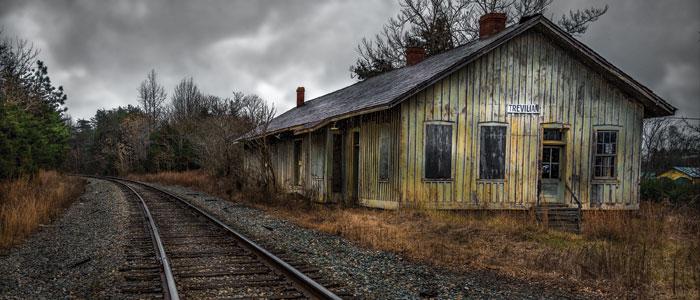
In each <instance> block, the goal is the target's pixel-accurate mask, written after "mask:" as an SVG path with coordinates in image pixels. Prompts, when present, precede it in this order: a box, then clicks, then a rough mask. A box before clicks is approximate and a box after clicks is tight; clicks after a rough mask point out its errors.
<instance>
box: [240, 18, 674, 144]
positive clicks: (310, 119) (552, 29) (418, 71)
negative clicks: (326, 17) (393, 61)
mask: <svg viewBox="0 0 700 300" xmlns="http://www.w3.org/2000/svg"><path fill="white" fill-rule="evenodd" d="M538 24H541V25H543V26H541V27H543V28H546V29H549V30H548V31H549V34H550V35H551V36H553V37H555V38H558V39H559V40H562V41H564V42H565V44H567V45H568V46H570V47H573V48H575V49H577V50H579V51H580V53H581V55H582V56H585V58H587V59H588V60H590V61H592V62H594V63H595V64H598V65H602V66H603V67H605V68H606V69H605V71H606V72H609V74H611V75H610V77H613V78H614V79H616V82H617V83H618V84H620V85H625V86H627V87H628V88H627V89H626V90H628V91H631V92H633V93H635V95H638V96H639V97H640V98H644V99H647V101H646V102H645V103H644V104H645V108H648V109H649V110H650V112H652V113H650V115H669V114H673V112H674V111H675V108H674V107H673V106H671V105H670V104H668V103H666V102H665V101H664V100H663V99H661V98H660V97H658V96H657V95H656V94H654V93H653V92H651V91H650V90H648V89H647V88H646V87H644V86H643V85H641V84H639V83H638V82H636V81H634V80H633V79H632V78H631V77H629V76H628V75H626V74H624V73H623V72H622V71H620V70H619V69H617V68H615V67H614V66H612V64H610V63H609V62H607V61H606V60H605V59H603V58H602V57H600V56H599V55H597V54H596V53H595V52H594V51H593V50H591V49H590V48H588V47H586V46H585V45H583V44H582V43H580V42H578V41H577V40H576V39H574V38H572V37H571V36H570V35H568V34H566V33H565V32H563V31H562V30H561V29H560V28H558V27H557V26H556V25H555V24H553V23H552V22H551V21H549V20H547V19H546V18H545V17H543V16H541V15H540V16H535V17H532V18H530V19H527V20H526V21H523V22H521V23H519V24H514V25H511V26H509V27H507V28H506V29H505V30H503V31H501V32H499V33H497V34H495V35H493V36H491V37H489V38H486V39H479V40H475V41H473V42H471V43H468V44H465V45H463V46H460V47H457V48H455V49H452V50H450V51H447V52H444V53H441V54H438V55H434V56H431V57H428V58H426V59H425V60H423V61H422V62H420V63H418V64H416V65H413V66H406V67H403V68H400V69H396V70H393V71H390V72H387V73H384V74H381V75H377V76H375V77H372V78H369V79H366V80H364V81H360V82H357V83H355V84H353V85H350V86H348V87H345V88H342V89H340V90H337V91H335V92H331V93H329V94H326V95H323V96H321V97H318V98H315V99H312V100H308V101H306V102H305V103H304V105H302V106H301V107H295V108H292V109H290V110H288V111H286V112H285V113H283V114H281V115H279V116H277V117H275V118H274V119H273V120H272V122H271V123H270V124H269V126H268V128H267V130H266V132H267V133H268V134H269V133H274V132H279V131H284V130H297V131H306V130H314V129H316V128H318V127H320V126H323V125H324V124H326V123H327V122H330V121H333V120H337V119H341V118H345V117H348V116H350V115H355V114H360V113H366V112H371V111H375V110H382V109H386V108H390V107H391V106H393V105H395V104H396V103H398V102H400V101H403V100H404V99H406V98H408V97H410V96H411V95H413V94H415V93H417V92H419V91H420V90H422V89H423V88H425V87H427V86H428V85H430V84H432V83H433V82H435V81H437V80H439V79H440V78H442V77H444V76H446V75H447V74H449V73H451V72H452V71H453V70H455V69H457V68H460V67H462V66H464V65H465V64H466V63H469V62H471V61H472V60H473V59H475V58H477V57H479V56H481V55H482V54H484V53H486V52H488V51H490V50H491V49H493V48H496V47H497V46H499V45H501V44H502V43H504V42H506V41H508V40H510V39H511V38H513V37H514V36H517V35H519V34H520V33H522V32H524V31H526V30H528V29H530V28H532V27H533V26H535V25H538ZM545 31H547V30H545ZM255 135H257V134H255V133H253V132H251V133H249V134H248V135H247V136H246V137H243V138H247V137H251V136H255Z"/></svg>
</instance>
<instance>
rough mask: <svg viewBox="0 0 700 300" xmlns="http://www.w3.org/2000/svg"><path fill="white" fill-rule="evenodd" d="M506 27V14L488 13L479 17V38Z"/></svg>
mask: <svg viewBox="0 0 700 300" xmlns="http://www.w3.org/2000/svg"><path fill="white" fill-rule="evenodd" d="M503 29H506V14H504V13H488V14H485V15H483V16H481V18H479V38H480V39H485V38H487V37H490V36H492V35H494V34H496V33H499V32H501V31H503Z"/></svg>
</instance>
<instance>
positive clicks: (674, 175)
mask: <svg viewBox="0 0 700 300" xmlns="http://www.w3.org/2000/svg"><path fill="white" fill-rule="evenodd" d="M656 178H668V179H671V180H673V181H676V180H686V181H687V182H691V183H694V184H700V168H691V167H673V168H672V169H670V170H668V171H666V172H663V173H661V174H659V175H658V176H656Z"/></svg>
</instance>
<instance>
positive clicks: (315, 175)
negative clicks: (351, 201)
mask: <svg viewBox="0 0 700 300" xmlns="http://www.w3.org/2000/svg"><path fill="white" fill-rule="evenodd" d="M295 140H301V159H302V165H301V178H302V179H301V184H300V185H295V184H294V141H295ZM327 141H328V137H327V130H326V129H325V128H324V129H321V130H318V131H315V132H313V133H307V134H302V135H299V136H296V137H293V138H284V139H279V140H275V142H274V143H273V146H272V164H273V166H274V169H275V176H276V179H277V182H278V183H279V184H280V185H281V186H282V188H284V189H286V190H287V191H290V192H298V193H303V194H306V195H307V196H310V197H312V198H314V199H315V200H316V201H324V200H325V199H326V197H327V191H328V188H329V186H328V185H327V184H326V178H328V177H329V176H328V175H327V174H328V173H327V172H328V167H327V163H326V161H327V157H326V155H327V153H326V149H327V147H326V143H327Z"/></svg>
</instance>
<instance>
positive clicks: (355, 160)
mask: <svg viewBox="0 0 700 300" xmlns="http://www.w3.org/2000/svg"><path fill="white" fill-rule="evenodd" d="M351 194H352V200H353V201H355V203H357V202H358V200H359V195H360V133H359V132H357V131H355V132H353V134H352V192H351Z"/></svg>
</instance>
